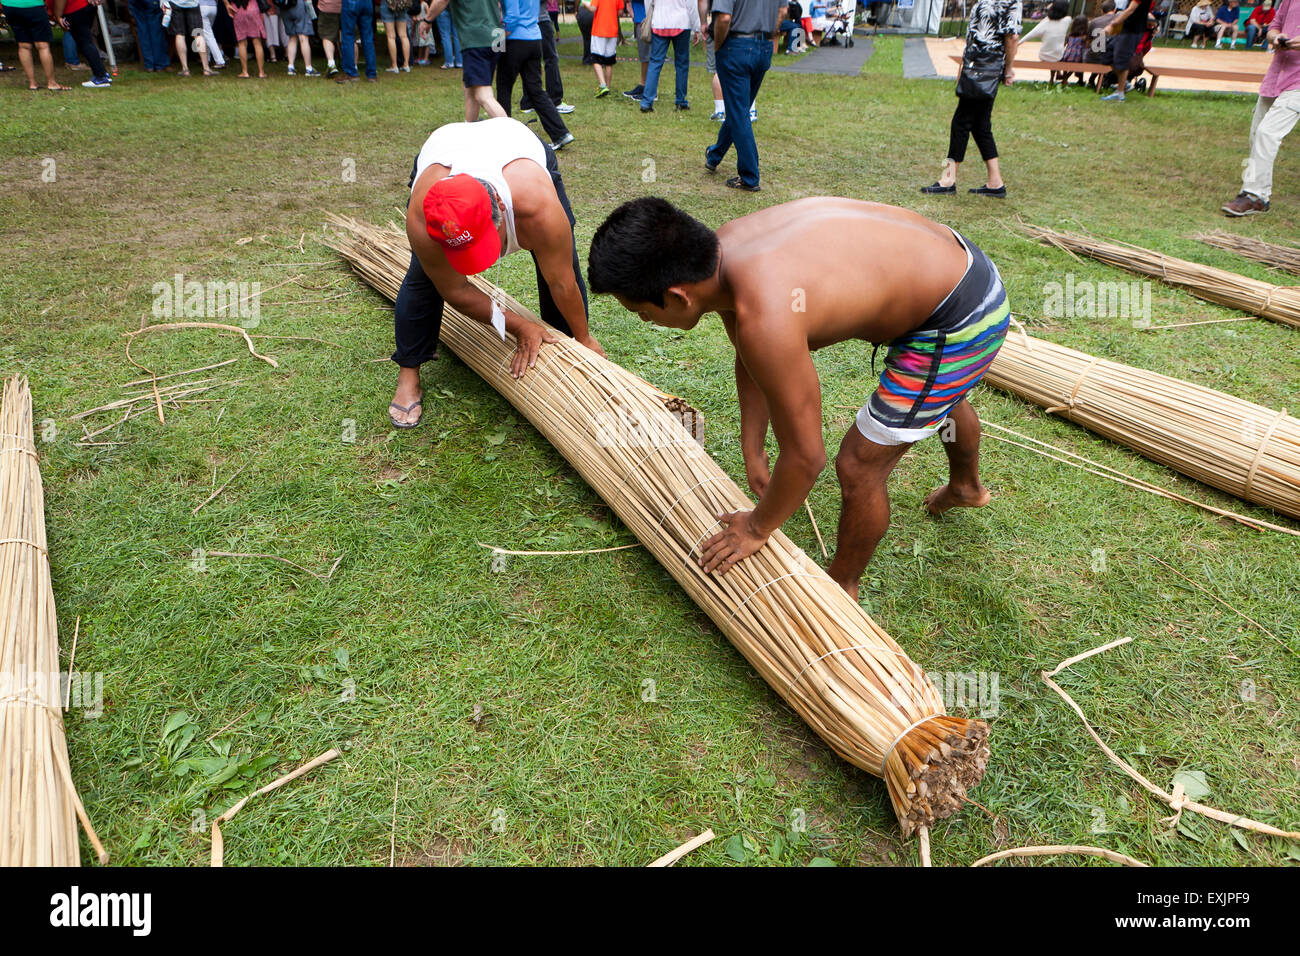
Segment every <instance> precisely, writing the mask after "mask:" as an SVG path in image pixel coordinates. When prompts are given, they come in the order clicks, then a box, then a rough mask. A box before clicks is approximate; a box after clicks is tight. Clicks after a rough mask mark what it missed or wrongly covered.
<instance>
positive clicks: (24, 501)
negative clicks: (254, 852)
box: [0, 376, 107, 866]
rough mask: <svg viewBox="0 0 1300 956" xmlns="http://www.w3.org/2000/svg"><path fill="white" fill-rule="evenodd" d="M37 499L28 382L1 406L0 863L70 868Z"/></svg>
mask: <svg viewBox="0 0 1300 956" xmlns="http://www.w3.org/2000/svg"><path fill="white" fill-rule="evenodd" d="M60 671H61V668H60V666H59V639H58V620H57V618H56V616H55V613H54V591H53V589H52V588H51V586H50V560H49V556H48V554H47V551H46V543H45V496H44V492H43V490H42V488H41V472H40V468H39V467H38V465H37V457H36V443H35V441H34V435H33V431H32V396H31V391H30V390H29V389H28V386H27V379H26V378H23V377H21V376H14V377H12V378H9V379H7V380H6V381H5V383H4V395H3V404H2V405H0V828H2V829H0V866H77V865H78V864H79V863H80V851H79V846H78V843H77V820H78V818H80V819H81V822H82V824H83V825H84V826H85V827H86V833H87V835H88V836H89V837H90V840H91V843H92V844H93V845H94V846H95V849H96V851H97V852H98V853H99V857H100V860H101V862H102V861H104V860H106V859H107V854H106V853H105V852H104V848H103V847H102V846H100V844H99V840H98V838H97V837H96V836H95V835H94V830H93V829H91V827H90V823H89V821H88V820H87V819H86V816H85V810H84V809H83V808H82V806H81V799H80V798H79V797H78V796H77V788H76V786H75V785H74V784H73V782H72V771H71V769H70V767H69V764H68V746H67V740H66V739H65V738H64V735H63V699H62V693H61V686H62V682H61V680H60Z"/></svg>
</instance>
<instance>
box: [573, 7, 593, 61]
mask: <svg viewBox="0 0 1300 956" xmlns="http://www.w3.org/2000/svg"><path fill="white" fill-rule="evenodd" d="M573 16H574V18H575V19H576V20H577V21H578V31H579V32H580V33H581V34H582V65H583V66H591V64H592V63H593V62H594V61H593V60H592V59H591V27H592V24H593V23H594V22H595V20H596V15H595V14H594V13H592V12H591V8H590V7H588V6H584V5H583V4H581V3H580V4H578V9H577V12H576V13H574V15H573Z"/></svg>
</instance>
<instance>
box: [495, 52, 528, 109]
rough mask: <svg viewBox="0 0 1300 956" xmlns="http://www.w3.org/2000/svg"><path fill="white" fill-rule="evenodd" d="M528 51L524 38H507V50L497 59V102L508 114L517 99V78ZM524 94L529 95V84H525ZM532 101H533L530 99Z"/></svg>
mask: <svg viewBox="0 0 1300 956" xmlns="http://www.w3.org/2000/svg"><path fill="white" fill-rule="evenodd" d="M526 57H527V51H526V50H525V49H524V41H523V40H510V39H507V40H506V49H505V52H504V53H502V54H501V59H500V60H498V61H497V102H498V103H500V104H501V109H503V110H505V114H506V116H509V115H510V114H511V104H512V103H514V100H515V79H516V77H518V76H519V70H520V68H521V67H522V65H523V62H524V60H525V58H526ZM524 95H525V96H528V95H529V91H528V84H526V83H525V84H524ZM530 102H531V101H530Z"/></svg>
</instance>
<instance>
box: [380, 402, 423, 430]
mask: <svg viewBox="0 0 1300 956" xmlns="http://www.w3.org/2000/svg"><path fill="white" fill-rule="evenodd" d="M416 405H419V406H420V417H419V418H417V419H416V420H415V421H413V422H399V421H398V420H397V419H396V418H394V417H393V416H392V413H389V415H388V420H389V421H390V422H392V423H393V427H394V428H414V427H415V426H416V425H418V424H420V422H422V421H423V420H424V394H423V393H421V394H420V397H419V398H417V399H416V400H415V401H413V402H411V404H410V405H407V406H406V407H405V408H403V407H402V406H401V405H398V404H397V403H396V402H389V403H388V407H389V408H395V409H397V410H398V411H399V412H405V413H406V414H408V415H409V414H410V413H411V409H413V408H414V407H415V406H416Z"/></svg>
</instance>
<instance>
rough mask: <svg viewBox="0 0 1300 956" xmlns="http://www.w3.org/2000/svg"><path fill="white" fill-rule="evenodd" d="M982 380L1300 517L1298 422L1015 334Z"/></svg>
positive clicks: (1200, 388) (1269, 410)
mask: <svg viewBox="0 0 1300 956" xmlns="http://www.w3.org/2000/svg"><path fill="white" fill-rule="evenodd" d="M985 380H986V381H987V382H988V383H989V384H990V385H992V386H994V387H995V388H1000V389H1003V390H1005V391H1008V392H1011V393H1012V394H1014V395H1018V396H1020V397H1021V398H1023V399H1025V400H1026V401H1029V402H1032V403H1033V404H1035V405H1038V406H1040V407H1042V408H1045V409H1047V410H1048V411H1049V412H1053V413H1056V414H1059V415H1061V416H1062V417H1063V418H1068V419H1069V420H1070V421H1072V422H1077V423H1078V424H1080V425H1082V426H1084V427H1085V428H1087V429H1089V430H1090V431H1094V432H1096V433H1097V434H1098V435H1102V436H1103V437H1105V438H1109V439H1111V440H1112V441H1117V442H1119V443H1120V444H1122V445H1127V446H1128V447H1129V448H1132V449H1133V450H1134V451H1136V452H1138V453H1139V454H1141V455H1144V456H1146V457H1147V458H1150V459H1152V460H1153V461H1158V462H1160V463H1161V464H1163V465H1168V466H1169V467H1170V468H1173V469H1174V470H1175V471H1179V472H1182V473H1183V474H1184V475H1187V476H1188V477H1189V478H1195V479H1196V480H1197V481H1202V482H1204V483H1205V484H1207V485H1210V486H1211V487H1214V488H1218V489H1219V490H1220V491H1226V492H1227V493H1228V494H1231V495H1236V496H1237V497H1238V498H1243V499H1245V500H1246V501H1250V502H1253V503H1255V504H1258V505H1263V506H1264V507H1266V508H1272V509H1273V510H1274V511H1277V512H1280V513H1281V514H1285V515H1289V516H1291V517H1292V518H1300V420H1297V419H1295V418H1293V417H1291V416H1290V415H1288V414H1287V413H1286V411H1285V410H1282V411H1278V410H1277V409H1272V408H1265V407H1264V406H1263V405H1256V404H1254V403H1253V402H1247V401H1243V400H1242V399H1240V398H1236V397H1234V396H1232V395H1227V394H1225V393H1223V392H1217V391H1215V390H1214V389H1212V388H1205V387H1204V386H1201V385H1194V384H1192V383H1191V382H1184V381H1183V380H1181V379H1177V378H1170V377H1169V376H1167V375H1159V374H1157V373H1156V372H1150V371H1147V370H1146V369H1140V368H1134V367H1133V366H1131V365H1121V364H1120V363H1118V362H1108V361H1106V360H1105V359H1100V358H1097V357H1096V356H1092V355H1088V354H1086V353H1084V352H1077V351H1075V350H1074V349H1071V348H1066V347H1065V346H1063V345H1056V344H1055V343H1052V342H1048V341H1046V340H1044V339H1037V338H1033V337H1032V336H1029V335H1020V334H1015V335H1010V336H1008V337H1007V339H1006V341H1005V342H1004V343H1003V345H1002V349H1001V351H999V352H998V355H997V358H996V359H994V361H993V364H992V365H991V366H989V370H988V372H987V374H986V375H985Z"/></svg>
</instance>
